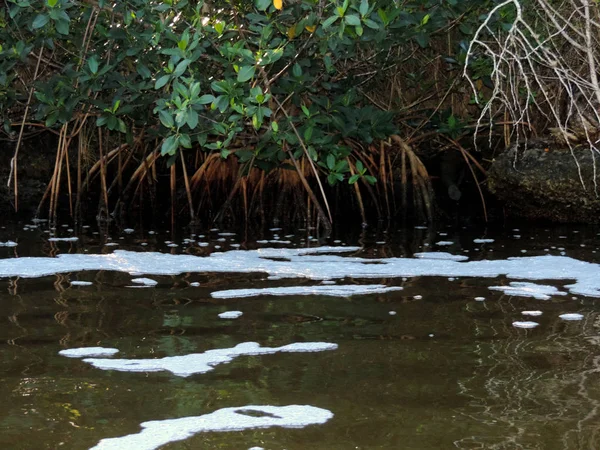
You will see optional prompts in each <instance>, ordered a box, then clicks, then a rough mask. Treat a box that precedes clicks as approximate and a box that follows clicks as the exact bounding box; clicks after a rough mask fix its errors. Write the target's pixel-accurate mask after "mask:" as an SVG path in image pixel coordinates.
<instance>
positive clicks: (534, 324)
mask: <svg viewBox="0 0 600 450" xmlns="http://www.w3.org/2000/svg"><path fill="white" fill-rule="evenodd" d="M512 325H513V327H515V328H535V327H537V326H538V325H539V323H537V322H528V321H525V322H513V324H512Z"/></svg>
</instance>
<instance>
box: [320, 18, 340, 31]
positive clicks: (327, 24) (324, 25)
mask: <svg viewBox="0 0 600 450" xmlns="http://www.w3.org/2000/svg"><path fill="white" fill-rule="evenodd" d="M338 19H339V17H338V16H331V17H330V18H329V19H327V20H326V21H325V22H323V28H325V29H327V28H329V27H330V26H331V25H333V23H334V22H335V21H336V20H338Z"/></svg>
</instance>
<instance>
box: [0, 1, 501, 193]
mask: <svg viewBox="0 0 600 450" xmlns="http://www.w3.org/2000/svg"><path fill="white" fill-rule="evenodd" d="M494 3H495V2H493V1H483V2H482V1H480V0H461V1H458V0H412V1H403V2H399V1H397V0H343V1H342V0H339V1H324V0H227V1H204V2H203V1H199V2H189V1H187V0H166V1H156V0H153V1H151V0H129V1H124V2H121V1H119V2H109V1H106V0H97V1H96V0H81V1H77V2H75V1H72V0H45V1H30V0H8V2H7V3H6V8H5V9H4V10H2V11H1V12H0V115H1V119H2V121H3V132H4V133H5V134H6V135H7V136H9V137H12V138H13V139H15V138H16V136H17V134H18V133H19V127H20V126H21V125H24V124H25V123H26V124H27V126H37V127H47V128H48V129H54V130H61V129H62V130H63V131H62V133H63V134H62V135H63V136H65V139H66V136H68V138H69V142H71V141H70V139H73V138H74V137H76V136H77V134H78V133H79V132H80V131H81V130H83V129H87V128H88V127H91V126H93V127H100V128H102V129H105V130H108V131H109V132H110V133H109V134H110V135H112V136H117V135H119V134H121V135H122V136H123V138H124V139H125V140H126V142H129V143H133V142H135V141H136V139H139V140H143V141H145V142H153V143H156V144H155V145H156V147H155V148H156V150H157V151H158V150H160V153H161V154H162V155H164V156H167V157H170V158H171V160H170V163H173V162H174V161H175V158H176V157H177V156H178V154H179V150H185V149H191V148H194V149H202V150H203V151H205V152H210V153H215V152H216V153H219V154H220V155H221V156H222V157H223V158H227V157H228V156H229V155H230V154H232V153H234V154H235V156H236V157H237V158H238V159H239V161H240V162H241V163H243V168H244V170H243V171H242V172H243V173H248V170H249V169H250V168H251V167H258V168H261V169H264V170H267V171H268V170H271V169H273V168H275V167H282V166H283V167H292V168H293V166H292V163H294V164H296V163H297V161H298V160H300V159H305V160H307V161H310V162H311V164H313V163H314V164H315V165H314V168H313V171H314V172H315V173H316V172H318V173H320V174H322V175H323V176H324V177H325V178H326V179H327V181H328V182H329V183H330V184H335V183H337V182H340V181H344V180H347V181H349V182H350V183H355V182H356V181H357V180H359V179H361V178H362V179H363V181H365V182H368V183H374V182H375V178H374V177H373V175H376V173H373V172H375V171H376V169H377V164H376V163H375V164H374V163H372V162H371V163H369V162H368V161H366V160H365V158H362V157H361V154H360V153H358V152H355V151H354V150H355V147H353V142H358V143H361V144H363V145H365V146H367V147H368V145H369V144H371V143H373V142H375V141H379V140H382V139H385V138H387V137H389V136H390V135H393V134H397V133H398V132H399V130H400V129H404V130H408V133H404V134H408V135H409V136H412V137H414V136H415V133H417V132H418V131H428V132H430V131H431V130H432V127H433V129H434V131H435V132H438V133H442V134H445V135H447V136H448V137H449V138H450V139H456V138H458V137H460V136H461V133H463V131H464V124H465V121H466V120H467V119H468V118H469V115H470V112H469V111H468V105H469V102H471V103H472V100H473V97H472V95H471V93H470V91H469V92H467V91H468V90H467V89H464V88H461V87H460V86H461V85H463V83H462V81H458V82H457V80H459V79H460V76H461V71H462V65H463V64H464V62H465V57H466V50H467V48H468V42H469V38H470V37H471V36H472V35H473V33H474V31H475V29H476V28H477V27H478V25H479V24H480V23H481V21H482V18H483V16H482V17H480V16H481V14H482V13H485V12H486V11H488V10H489V9H490V7H491V6H493V4H494ZM511 11H512V9H511V8H507V9H506V12H504V10H501V11H500V13H499V14H497V17H495V18H494V20H493V21H492V22H491V25H492V26H498V25H500V26H502V25H503V23H504V22H506V23H508V24H510V20H511V17H510V14H511ZM470 64H471V66H472V74H473V77H474V79H475V80H479V83H480V84H478V86H479V87H480V88H481V89H484V88H485V85H486V84H488V85H489V73H490V70H491V67H490V64H489V60H488V59H486V58H481V59H478V58H477V57H473V58H471V63H470ZM482 92H483V91H482ZM65 127H66V128H65ZM367 147H363V148H367ZM363 155H364V154H363ZM295 168H296V169H298V165H297V164H296V166H295Z"/></svg>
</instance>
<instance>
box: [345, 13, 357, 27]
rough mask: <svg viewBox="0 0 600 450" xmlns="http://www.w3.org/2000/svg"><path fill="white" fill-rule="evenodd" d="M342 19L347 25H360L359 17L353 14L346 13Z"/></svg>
mask: <svg viewBox="0 0 600 450" xmlns="http://www.w3.org/2000/svg"><path fill="white" fill-rule="evenodd" d="M344 20H345V21H346V23H347V24H348V25H350V26H353V27H355V26H358V25H360V17H358V16H357V15H355V14H348V15H347V16H346V17H345V18H344Z"/></svg>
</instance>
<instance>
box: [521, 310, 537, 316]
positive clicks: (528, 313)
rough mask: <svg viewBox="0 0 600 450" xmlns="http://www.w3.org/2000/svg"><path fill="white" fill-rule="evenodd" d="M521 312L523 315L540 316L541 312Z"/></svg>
mask: <svg viewBox="0 0 600 450" xmlns="http://www.w3.org/2000/svg"><path fill="white" fill-rule="evenodd" d="M521 314H523V315H524V316H534V317H536V316H541V315H542V312H541V311H537V310H536V311H521Z"/></svg>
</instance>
